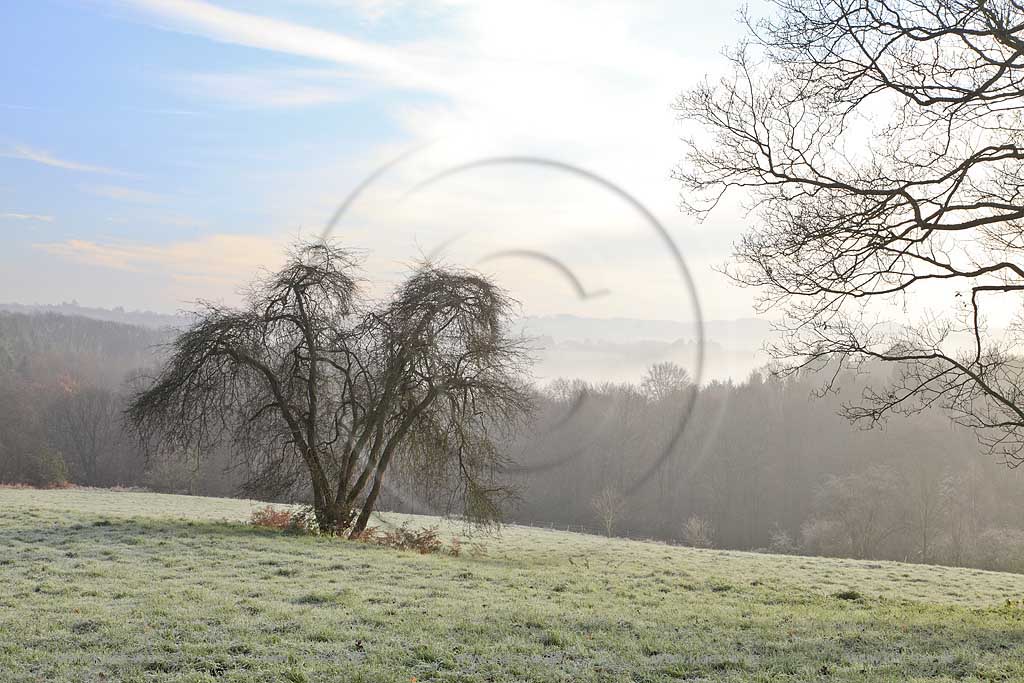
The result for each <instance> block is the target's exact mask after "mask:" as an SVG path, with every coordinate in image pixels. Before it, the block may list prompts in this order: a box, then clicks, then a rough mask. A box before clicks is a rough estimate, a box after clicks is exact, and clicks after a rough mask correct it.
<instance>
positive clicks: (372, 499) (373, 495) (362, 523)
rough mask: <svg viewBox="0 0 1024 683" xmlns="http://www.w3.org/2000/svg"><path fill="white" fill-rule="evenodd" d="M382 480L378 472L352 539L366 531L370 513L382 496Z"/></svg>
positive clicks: (354, 527)
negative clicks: (379, 496)
mask: <svg viewBox="0 0 1024 683" xmlns="http://www.w3.org/2000/svg"><path fill="white" fill-rule="evenodd" d="M380 480H381V472H377V475H376V476H375V477H374V478H373V486H372V487H371V488H370V492H369V493H368V494H366V500H365V501H364V502H363V509H362V510H360V511H359V518H358V519H357V520H356V523H355V525H354V526H353V527H352V532H351V533H350V534H349V536H350V537H352V536H358V535H359V534H361V533H363V532H364V531H366V524H367V522H369V521H370V513H371V512H373V506H374V505H376V504H377V496H378V495H380Z"/></svg>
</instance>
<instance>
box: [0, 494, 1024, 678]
mask: <svg viewBox="0 0 1024 683" xmlns="http://www.w3.org/2000/svg"><path fill="white" fill-rule="evenodd" d="M257 505H258V504H257V503H255V502H252V501H237V500H219V499H211V498H194V497H184V496H165V495H157V494H146V493H114V492H105V491H89V490H75V489H72V490H56V491H36V490H28V489H0V681H3V682H4V683H8V682H21V681H47V682H58V683H65V682H71V681H82V682H85V681H89V682H90V683H91V682H94V681H126V682H127V681H140V682H141V681H183V682H184V681H189V682H193V683H200V682H204V683H208V682H212V681H224V682H230V681H275V682H277V681H281V682H291V683H304V682H308V683H322V682H327V681H331V682H333V681H339V682H342V681H343V682H349V681H353V682H357V681H394V682H410V681H413V680H414V679H415V680H416V681H574V682H575V681H630V682H640V681H673V680H712V681H780V680H788V681H813V680H828V681H894V680H910V681H953V680H974V681H981V680H985V681H995V680H999V681H1013V680H1024V607H1022V606H1021V603H1020V599H1021V598H1022V597H1024V576H1018V575H1012V574H1000V573H995V572H984V571H975V570H966V569H952V568H943V567H928V566H917V565H908V564H899V563H890V562H861V561H850V560H834V559H824V558H805V557H786V556H770V555H757V554H753V553H741V552H726V551H715V550H694V549H687V548H677V547H669V546H665V545H660V544H655V543H641V542H636V541H625V540H608V539H603V538H599V537H595V536H587V535H582V534H572V533H564V532H552V531H545V530H536V529H525V528H520V527H506V528H505V529H504V530H503V531H502V533H501V535H500V537H496V538H489V539H487V540H486V545H487V548H488V552H487V555H486V556H483V557H471V556H468V555H463V556H462V557H450V556H444V555H429V556H424V555H418V554H415V553H406V552H396V551H392V550H387V549H384V548H378V547H374V546H369V545H366V544H359V543H352V542H347V541H340V540H331V539H325V538H315V537H301V536H289V535H284V534H281V533H277V532H271V531H265V530H261V529H256V528H253V527H250V526H247V525H245V524H241V523H239V522H241V521H242V520H245V519H246V518H247V517H248V515H249V514H250V513H251V511H252V510H253V509H254V508H255V507H256V506H257ZM383 517H384V519H385V520H386V522H388V523H400V522H401V521H404V520H405V519H408V518H407V517H403V516H399V515H390V514H387V515H384V516H383ZM416 519H417V521H418V522H420V523H428V522H430V523H433V520H429V519H428V518H416ZM460 531H461V530H460V529H458V528H451V527H449V528H446V529H445V537H446V538H447V537H448V536H450V535H451V534H454V533H460ZM1008 600H1011V601H1014V602H1013V604H1008V603H1007V601H1008Z"/></svg>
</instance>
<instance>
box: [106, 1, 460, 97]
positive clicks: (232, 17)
mask: <svg viewBox="0 0 1024 683" xmlns="http://www.w3.org/2000/svg"><path fill="white" fill-rule="evenodd" d="M125 4H127V5H128V6H131V7H134V8H136V9H137V10H139V11H140V12H142V13H143V15H144V16H148V17H151V18H153V19H156V20H158V21H159V22H160V25H167V26H168V27H169V28H173V29H176V30H180V31H184V32H188V33H193V34H195V35H200V36H204V37H206V38H210V39H211V40H216V41H219V42H224V43H231V44H235V45H245V46H248V47H254V48H258V49H263V50H272V51H275V52H281V53H285V54H291V55H298V56H302V57H310V58H312V59H319V60H323V61H327V62H333V63H335V64H345V65H350V66H355V67H359V68H360V69H362V70H364V71H365V72H367V73H368V74H370V75H374V76H377V77H383V78H386V79H388V80H393V81H394V82H395V83H398V84H401V85H404V86H407V87H428V88H437V87H439V86H440V85H441V84H442V83H443V79H441V78H440V76H441V74H438V73H436V72H433V73H432V72H431V71H429V70H427V69H426V68H424V66H423V65H421V64H418V63H417V60H416V59H414V58H411V57H410V56H409V55H405V54H400V53H398V52H396V51H394V50H392V49H389V48H387V47H383V46H378V45H374V44H372V43H368V42H364V41H359V40H356V39H353V38H350V37H348V36H343V35H340V34H337V33H332V32H330V31H325V30H322V29H318V28H313V27H310V26H303V25H301V24H295V23H292V22H288V21H284V20H281V19H274V18H271V17H264V16H259V15H255V14H251V13H247V12H239V11H235V10H231V9H227V8H224V7H219V6H217V5H214V4H212V3H209V2H203V1H202V0H125Z"/></svg>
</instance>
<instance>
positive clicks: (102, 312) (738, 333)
mask: <svg viewBox="0 0 1024 683" xmlns="http://www.w3.org/2000/svg"><path fill="white" fill-rule="evenodd" d="M2 312H8V313H12V314H20V315H26V316H63V317H71V318H79V319H88V320H92V321H100V322H106V323H112V324H120V325H127V326H133V327H139V328H145V329H147V330H151V331H153V330H156V331H159V332H160V334H159V335H157V336H156V337H154V339H159V340H160V341H159V343H163V342H164V341H167V340H168V339H169V334H170V330H174V329H181V328H183V327H185V326H187V325H188V323H189V318H188V317H187V316H185V315H168V314H164V313H155V312H153V311H126V310H125V309H123V308H120V307H118V308H113V309H108V308H91V307H87V306H80V305H79V304H78V303H77V302H69V303H62V304H54V305H39V304H34V305H24V304H0V313H2ZM36 328H37V329H36V334H44V330H49V331H50V333H52V334H64V333H66V332H68V329H65V330H63V331H61V330H60V324H59V323H58V322H57V321H54V320H50V321H49V322H47V323H40V324H39V325H37V326H36ZM517 328H518V330H519V331H521V332H522V333H524V334H526V335H528V336H530V337H533V338H534V339H535V340H536V342H537V343H536V349H537V364H536V367H535V375H536V377H537V379H538V380H539V381H540V382H542V383H543V382H546V381H549V380H552V379H555V378H556V377H574V378H581V379H586V380H589V381H614V382H635V381H638V380H639V379H640V377H641V376H642V375H643V373H644V371H645V370H646V369H647V367H649V366H650V365H651V364H653V363H658V362H661V361H672V362H675V363H678V364H679V365H682V366H683V367H685V368H687V369H688V370H689V371H690V373H691V375H694V376H696V375H697V367H696V365H697V350H698V345H697V340H698V338H699V336H700V330H699V329H698V327H697V325H696V324H694V323H692V322H680V321H674V320H644V319H633V318H587V317H581V316H574V315H553V316H527V317H524V318H522V319H520V320H519V321H518V322H517ZM69 329H70V328H69ZM95 329H97V330H98V329H100V328H95ZM77 333H80V334H84V331H83V330H77ZM139 334H140V333H139V332H124V336H125V337H126V339H127V338H137V337H139ZM771 334H772V332H771V325H770V323H769V322H768V321H766V320H758V319H755V318H741V319H737V320H709V321H706V322H705V323H704V325H703V336H704V341H705V344H704V354H705V357H704V367H703V371H702V372H701V373H700V374H701V380H702V381H705V382H706V381H709V380H714V379H718V380H725V379H730V378H731V379H734V380H741V379H744V378H745V377H747V376H748V375H749V374H750V372H751V371H753V370H755V369H757V368H760V367H762V366H764V365H765V364H766V363H767V362H768V357H767V356H766V355H765V354H764V353H763V352H762V351H761V348H762V347H763V345H764V343H765V341H766V340H767V339H769V338H770V337H771ZM108 341H109V340H108ZM37 342H39V343H42V344H43V345H44V346H45V345H49V344H53V343H57V340H41V339H37ZM124 343H132V342H128V341H125V342H124ZM0 363H2V360H0Z"/></svg>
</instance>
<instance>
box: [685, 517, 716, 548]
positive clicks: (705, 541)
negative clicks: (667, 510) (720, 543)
mask: <svg viewBox="0 0 1024 683" xmlns="http://www.w3.org/2000/svg"><path fill="white" fill-rule="evenodd" d="M683 543H685V544H686V545H688V546H691V547H693V548H713V547H714V545H715V528H714V527H713V526H712V525H711V522H710V521H709V520H708V519H707V518H705V517H701V516H699V515H690V516H689V517H688V518H687V520H686V521H685V522H684V523H683Z"/></svg>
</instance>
